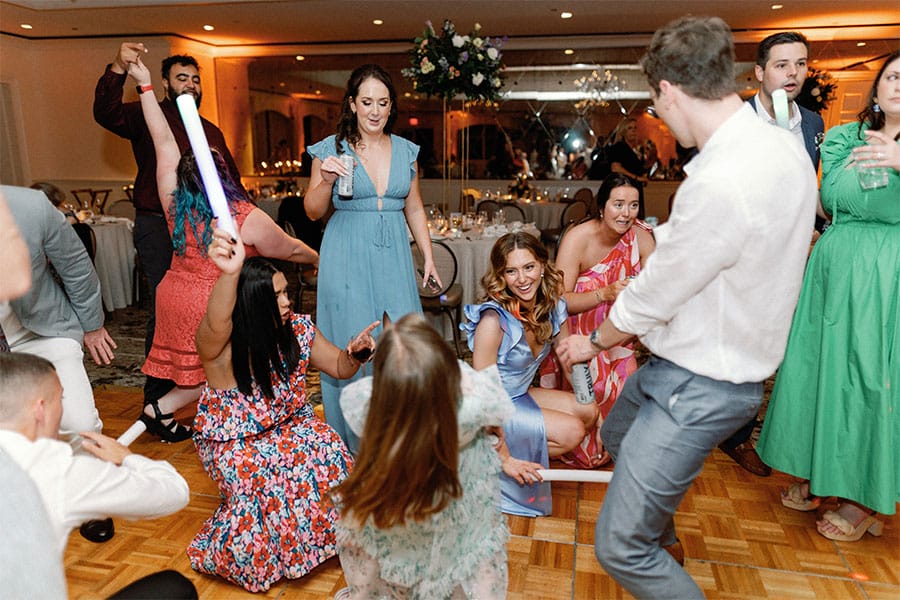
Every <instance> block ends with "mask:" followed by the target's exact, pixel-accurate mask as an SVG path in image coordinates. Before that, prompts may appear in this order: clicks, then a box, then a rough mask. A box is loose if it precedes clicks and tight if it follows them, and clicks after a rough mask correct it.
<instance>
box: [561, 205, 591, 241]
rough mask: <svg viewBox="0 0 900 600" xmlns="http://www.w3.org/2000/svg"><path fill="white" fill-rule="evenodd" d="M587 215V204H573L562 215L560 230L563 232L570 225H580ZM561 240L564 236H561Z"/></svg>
mask: <svg viewBox="0 0 900 600" xmlns="http://www.w3.org/2000/svg"><path fill="white" fill-rule="evenodd" d="M587 215H588V207H587V204H585V203H584V202H580V201H575V202H571V203H569V205H568V206H566V208H565V210H564V211H563V212H562V215H560V219H559V228H560V229H561V230H562V229H565V228H566V225H568V224H570V223H578V222H579V221H581V220H582V219H583V218H585V217H586V216H587ZM561 238H562V236H560V239H561Z"/></svg>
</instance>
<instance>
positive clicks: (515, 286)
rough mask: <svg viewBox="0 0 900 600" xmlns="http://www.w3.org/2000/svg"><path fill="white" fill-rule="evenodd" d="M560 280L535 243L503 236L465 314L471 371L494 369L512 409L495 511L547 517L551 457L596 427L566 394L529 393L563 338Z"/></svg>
mask: <svg viewBox="0 0 900 600" xmlns="http://www.w3.org/2000/svg"><path fill="white" fill-rule="evenodd" d="M561 284H562V275H561V274H560V272H559V271H558V270H557V269H556V267H555V266H553V264H551V263H550V262H549V260H548V255H547V250H546V249H545V248H544V246H543V245H542V244H541V242H540V241H538V240H537V238H535V237H534V236H532V235H530V234H527V233H508V234H506V235H504V236H503V237H501V238H500V239H499V240H497V242H496V243H495V244H494V247H493V248H492V249H491V266H490V268H489V269H488V272H487V273H486V274H485V275H484V277H483V278H482V280H481V285H482V287H483V288H484V289H485V297H484V298H483V299H482V303H481V304H469V305H467V306H466V307H465V313H466V319H467V320H468V322H467V323H465V324H463V325H462V326H461V327H463V328H464V330H465V331H466V336H467V339H468V343H469V348H470V349H471V350H472V353H473V354H472V366H474V367H475V368H476V369H478V370H481V369H485V368H487V367H489V366H491V365H494V364H496V365H497V368H498V370H499V371H500V379H501V381H502V382H503V387H504V388H505V389H506V392H507V393H508V394H509V395H510V397H511V398H512V401H513V405H514V406H515V408H516V412H515V415H514V416H513V417H512V418H511V419H509V420H508V421H506V422H505V423H504V424H503V440H501V444H500V446H499V452H500V458H501V460H502V463H503V474H502V475H501V478H500V491H501V500H502V501H501V509H502V510H503V512H505V513H510V514H514V515H522V516H526V517H537V516H545V515H549V514H550V511H551V508H552V504H551V498H550V484H549V483H544V482H542V481H541V477H540V475H539V474H538V473H537V470H538V469H546V468H547V467H548V466H549V460H550V458H551V457H555V456H559V455H561V454H565V453H566V452H569V451H570V450H572V449H573V448H574V447H575V446H577V445H578V443H579V442H581V440H582V438H584V434H585V431H586V429H587V428H588V427H590V426H591V425H593V424H594V422H595V421H596V420H597V405H596V404H594V403H590V404H578V403H577V402H576V401H575V396H574V395H573V394H572V393H571V392H563V391H560V390H549V389H542V388H536V387H532V386H531V382H532V380H533V379H534V376H535V373H537V370H538V367H539V366H540V364H541V362H542V361H543V360H544V358H546V357H547V355H548V354H549V353H550V351H551V340H553V339H554V338H555V337H557V336H561V337H566V336H567V335H568V327H567V325H566V317H567V313H566V302H565V300H563V299H562V285H561Z"/></svg>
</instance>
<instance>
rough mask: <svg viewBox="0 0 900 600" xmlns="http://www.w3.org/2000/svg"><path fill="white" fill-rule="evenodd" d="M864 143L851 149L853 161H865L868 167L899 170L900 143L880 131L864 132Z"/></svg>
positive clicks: (854, 162)
mask: <svg viewBox="0 0 900 600" xmlns="http://www.w3.org/2000/svg"><path fill="white" fill-rule="evenodd" d="M865 134H866V142H867V143H866V145H865V146H859V147H857V148H854V149H853V162H852V163H850V164H851V165H854V164H856V163H860V162H863V163H866V164H867V165H868V166H870V167H890V168H892V169H894V170H895V171H900V144H898V143H897V142H896V141H895V140H894V139H893V138H891V137H889V136H888V135H887V134H885V133H884V132H882V131H872V130H871V129H869V130H867V131H866V132H865Z"/></svg>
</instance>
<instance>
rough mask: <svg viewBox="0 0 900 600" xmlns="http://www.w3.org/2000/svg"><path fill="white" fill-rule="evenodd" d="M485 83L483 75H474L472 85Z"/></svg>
mask: <svg viewBox="0 0 900 600" xmlns="http://www.w3.org/2000/svg"><path fill="white" fill-rule="evenodd" d="M482 81H484V75H482V74H481V73H475V74H474V75H472V85H481V82H482Z"/></svg>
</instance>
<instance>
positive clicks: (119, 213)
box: [106, 199, 135, 221]
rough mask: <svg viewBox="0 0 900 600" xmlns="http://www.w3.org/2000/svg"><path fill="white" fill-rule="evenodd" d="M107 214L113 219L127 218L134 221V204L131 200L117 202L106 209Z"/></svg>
mask: <svg viewBox="0 0 900 600" xmlns="http://www.w3.org/2000/svg"><path fill="white" fill-rule="evenodd" d="M106 214H108V215H109V216H111V217H125V218H128V219H131V220H132V221H134V215H135V210H134V204H132V202H131V200H125V199H122V200H116V201H115V202H113V203H112V204H110V205H109V208H108V209H106Z"/></svg>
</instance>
